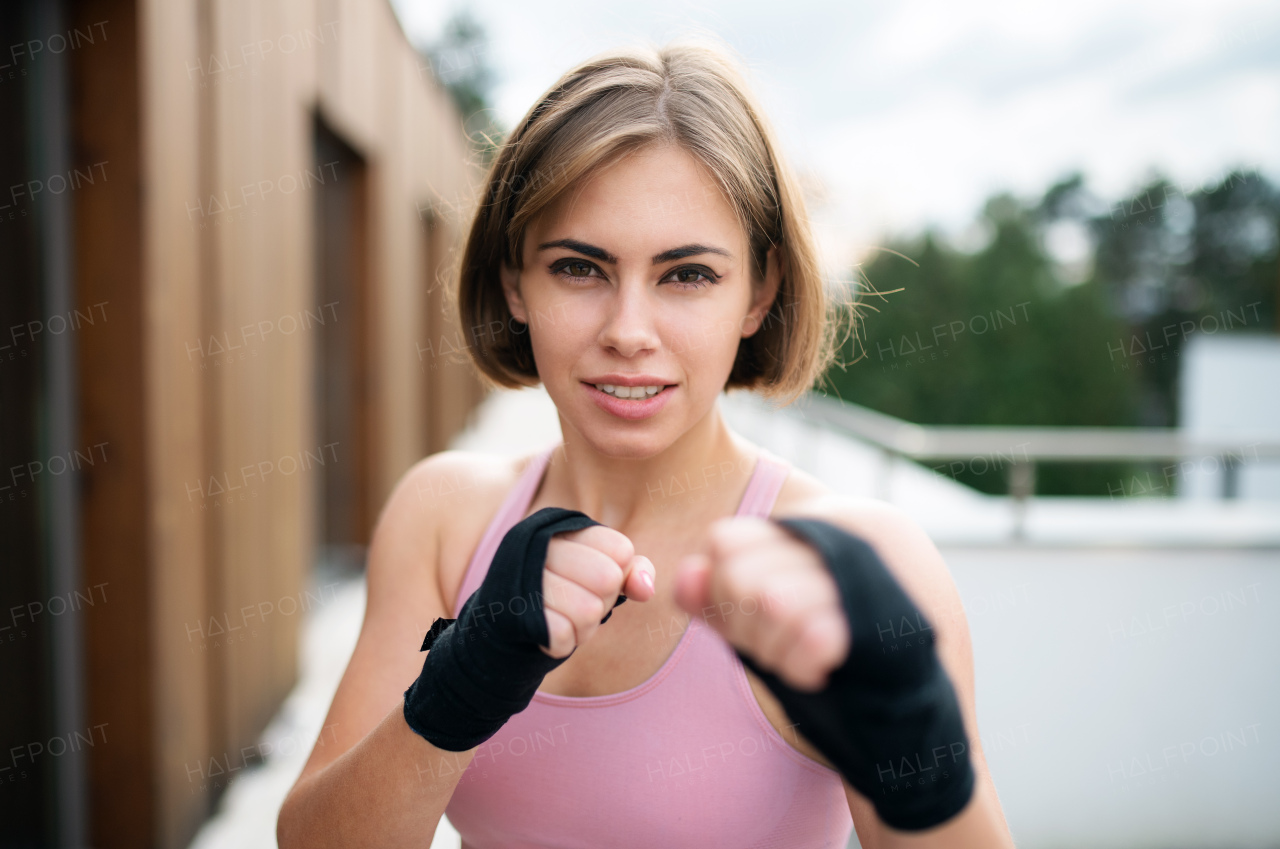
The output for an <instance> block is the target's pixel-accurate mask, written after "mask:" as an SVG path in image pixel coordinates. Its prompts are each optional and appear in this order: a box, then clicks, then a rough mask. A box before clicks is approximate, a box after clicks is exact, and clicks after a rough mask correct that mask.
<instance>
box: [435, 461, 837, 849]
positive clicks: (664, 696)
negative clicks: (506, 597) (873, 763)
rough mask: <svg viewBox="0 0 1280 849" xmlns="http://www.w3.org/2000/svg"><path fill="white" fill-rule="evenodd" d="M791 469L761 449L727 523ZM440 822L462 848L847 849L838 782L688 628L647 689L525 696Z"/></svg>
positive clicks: (510, 499) (522, 486) (472, 585)
mask: <svg viewBox="0 0 1280 849" xmlns="http://www.w3.org/2000/svg"><path fill="white" fill-rule="evenodd" d="M558 448H559V446H558V445H557V446H553V447H552V448H550V449H547V450H545V451H543V452H541V453H540V454H538V455H537V456H536V457H535V458H534V459H533V460H532V461H531V462H530V463H529V464H528V466H527V467H526V469H525V471H524V472H523V474H522V475H521V477H520V479H519V481H518V482H517V483H516V485H515V487H514V488H513V489H512V491H511V492H510V493H509V494H508V495H507V498H506V500H505V501H504V502H503V504H502V507H501V508H500V509H499V510H498V513H497V515H496V516H495V517H494V519H493V521H492V522H491V523H490V524H489V527H488V529H487V530H486V532H485V534H484V536H483V537H482V539H481V541H480V544H479V546H478V547H477V548H476V552H475V554H474V556H473V557H472V559H471V563H470V565H469V566H468V568H467V572H466V575H465V576H464V578H463V581H462V586H461V588H460V590H459V592H458V599H459V600H461V599H466V598H468V597H469V596H470V595H471V593H472V592H474V591H475V590H476V588H478V587H479V586H480V582H481V581H482V580H484V576H485V573H486V571H487V570H488V568H489V563H490V561H491V559H492V558H493V554H494V552H495V551H496V550H497V547H498V543H499V542H501V540H502V538H503V537H504V536H505V535H506V532H507V531H508V530H510V528H511V527H512V526H513V525H514V524H515V523H516V522H518V521H520V520H521V519H523V518H524V517H525V515H526V513H527V512H528V509H529V506H530V503H531V502H532V500H533V495H534V493H535V492H536V491H537V489H538V486H539V484H540V483H541V481H542V476H543V473H544V472H545V470H546V467H547V464H548V462H549V461H550V459H551V455H552V453H553V452H554V451H555V450H557V449H558ZM789 472H790V464H789V463H787V461H786V460H784V459H782V458H780V457H777V456H776V455H773V454H771V453H770V452H768V451H765V450H764V449H761V454H760V459H759V461H758V462H757V463H756V467H755V471H754V472H753V473H752V476H751V479H750V481H749V482H748V484H747V489H746V492H745V493H744V494H743V496H742V501H741V503H740V504H739V506H738V511H737V515H739V516H760V517H767V516H768V515H769V514H770V512H771V511H772V509H773V503H774V500H775V499H776V498H777V495H778V491H779V490H780V489H781V488H782V483H783V481H784V480H785V479H786V477H787V475H788V474H789ZM455 607H456V604H455ZM440 768H441V769H442V770H443V769H447V764H446V763H444V762H443V761H442V763H441V764H440ZM445 812H446V814H447V815H448V817H449V821H450V822H451V823H452V824H453V826H454V827H455V828H456V829H457V830H458V832H459V834H461V835H462V840H463V843H464V845H465V846H468V847H471V849H497V847H502V849H535V847H536V849H547V847H584V849H586V847H590V849H598V848H599V847H637V849H641V847H643V849H655V847H663V849H677V847H686V846H687V847H695V846H696V847H721V846H723V847H744V848H745V847H751V848H752V849H775V847H777V849H782V847H786V849H808V847H814V849H816V847H834V849H843V848H844V847H845V846H846V844H847V843H848V841H849V835H850V833H851V831H852V829H853V820H852V818H851V817H850V814H849V805H848V801H847V800H846V798H845V795H844V787H843V784H842V782H841V779H840V775H839V773H837V772H835V771H834V770H831V769H829V768H828V767H826V766H824V765H822V764H820V763H818V762H817V761H814V760H812V759H811V758H808V757H806V756H805V755H802V754H801V753H800V752H798V751H796V750H795V749H794V748H792V747H791V745H790V744H789V743H787V742H786V741H785V740H784V739H783V737H782V736H781V735H780V734H779V733H778V732H777V730H776V729H774V727H773V726H772V725H770V724H769V720H768V719H767V718H766V717H765V715H764V712H763V711H762V710H761V709H760V705H759V704H758V703H757V702H756V698H755V695H754V694H753V693H752V691H751V685H750V684H749V683H748V681H747V677H746V671H745V669H744V667H743V666H742V662H741V661H740V660H738V658H737V656H736V655H735V654H734V653H733V649H732V648H731V647H730V646H729V644H728V643H727V642H725V640H724V639H723V638H722V637H721V636H720V635H719V634H717V633H716V632H715V631H714V630H713V629H712V628H711V627H710V626H708V625H707V624H706V623H705V622H703V621H701V620H700V619H698V618H697V617H693V618H689V619H688V626H687V627H686V628H685V631H684V634H683V636H682V637H681V638H680V642H679V643H678V644H677V645H676V648H675V650H674V651H673V652H672V653H671V656H670V657H668V658H667V660H666V662H664V663H663V664H662V667H661V668H660V669H659V670H658V671H657V672H656V673H654V675H653V677H651V678H650V679H649V680H647V681H645V682H644V683H643V684H640V685H638V686H636V687H632V688H631V689H629V690H624V691H623V692H621V693H612V694H609V695H604V696H589V697H571V696H558V695H553V694H550V693H543V692H538V693H535V694H534V697H533V701H532V702H531V703H530V704H529V706H528V707H527V708H526V709H525V710H524V711H522V712H520V713H518V714H516V715H515V716H513V717H512V718H511V719H510V720H508V722H507V724H506V725H504V726H503V727H502V729H501V730H500V731H499V732H498V733H497V734H496V735H495V736H494V737H492V738H490V739H489V740H488V741H486V742H485V743H482V744H481V745H480V746H479V748H478V749H477V750H476V753H475V757H474V758H473V759H472V761H471V763H470V764H469V765H468V766H467V767H466V771H465V772H464V774H463V776H462V778H461V779H460V780H459V782H458V785H457V788H456V789H455V790H454V793H453V797H452V799H451V800H450V801H449V805H448V807H447V808H446V809H445Z"/></svg>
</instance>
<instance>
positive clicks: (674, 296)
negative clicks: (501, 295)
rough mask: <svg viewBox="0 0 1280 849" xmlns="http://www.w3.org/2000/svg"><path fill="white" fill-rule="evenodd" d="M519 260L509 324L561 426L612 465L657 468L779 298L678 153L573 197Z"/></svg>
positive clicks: (621, 166) (512, 277)
mask: <svg viewBox="0 0 1280 849" xmlns="http://www.w3.org/2000/svg"><path fill="white" fill-rule="evenodd" d="M522 250H523V252H524V257H523V259H524V269H523V270H522V271H519V272H516V271H514V270H512V269H508V268H504V269H503V273H502V283H503V289H504V292H505V293H506V296H507V303H508V305H509V306H510V309H511V314H512V315H513V316H514V317H515V318H517V319H519V320H520V321H522V322H524V323H526V324H527V325H528V328H529V329H528V332H529V334H530V342H531V343H532V346H533V355H534V359H535V361H536V363H537V367H538V375H539V376H540V377H541V379H542V382H543V385H545V386H546V388H547V392H548V394H550V396H551V398H552V400H554V401H555V403H556V407H557V408H558V409H559V411H560V415H561V417H562V419H563V420H564V422H565V423H566V424H567V425H569V426H571V427H573V428H574V429H575V430H576V431H577V432H578V433H580V434H581V435H582V436H583V437H584V438H585V439H586V440H587V441H588V442H589V443H590V444H591V445H592V446H593V447H594V448H595V449H596V450H598V451H600V452H601V453H603V454H606V455H609V456H616V457H628V458H641V457H649V456H652V455H654V454H656V453H658V452H660V451H662V450H664V449H665V448H666V447H668V446H669V445H671V444H672V443H674V442H675V441H676V440H677V439H678V438H679V437H680V436H681V435H682V434H684V433H685V432H687V431H688V430H689V429H690V428H692V427H693V426H694V425H695V424H697V423H698V422H699V421H701V420H702V419H703V418H704V417H705V416H706V415H707V413H708V412H709V411H710V409H711V407H712V405H713V404H714V403H715V401H716V398H717V397H718V396H719V394H720V392H721V391H722V390H723V389H724V384H725V381H726V380H727V379H728V377H729V372H730V370H731V369H732V367H733V361H734V358H735V356H736V355H737V351H738V343H739V341H740V340H741V339H742V338H743V337H745V336H750V335H752V334H753V333H755V331H756V330H757V329H758V328H759V325H760V321H761V319H762V317H763V316H764V314H765V313H766V312H767V311H768V308H769V305H770V304H771V303H772V301H773V298H774V295H775V294H776V293H777V287H778V277H779V274H778V263H777V259H776V256H775V253H774V251H772V250H771V251H770V252H769V261H768V263H767V265H768V274H767V275H766V279H765V281H764V283H763V285H756V286H753V285H752V281H751V276H750V269H751V263H750V258H749V257H748V255H747V237H746V234H745V233H744V232H743V230H742V228H741V227H740V226H739V225H738V221H737V218H736V217H735V216H734V213H733V209H732V207H731V206H730V205H729V202H728V200H727V199H726V198H725V197H724V195H723V194H722V193H721V191H720V189H719V187H718V186H717V185H716V183H715V181H714V180H713V179H712V178H711V177H710V176H709V175H708V174H707V173H706V172H704V170H703V168H702V166H701V164H700V163H699V162H698V161H697V160H696V159H694V158H693V156H691V155H690V154H688V153H687V152H685V151H684V149H682V148H679V147H674V146H661V147H650V148H646V149H644V150H641V151H639V152H637V153H633V154H631V155H629V156H625V157H623V158H622V159H621V160H619V161H617V162H615V163H613V164H612V165H610V166H608V167H607V168H604V169H603V170H601V171H599V172H597V173H596V174H595V175H593V176H592V177H591V178H589V179H588V180H586V181H584V182H583V183H582V184H581V185H579V186H577V187H575V188H574V189H573V190H571V191H569V192H567V193H566V195H565V196H564V197H563V198H561V199H560V200H559V201H557V202H556V203H555V204H553V205H552V206H551V207H549V208H548V209H547V210H546V211H545V212H544V214H543V215H541V216H540V217H539V219H538V220H537V221H535V222H534V223H533V224H532V225H531V226H530V227H529V228H528V229H527V230H526V231H525V237H524V243H523V245H522ZM602 386H603V387H604V388H603V389H602V388H601V387H602ZM624 394H626V395H630V396H631V397H621V396H623V395H624ZM637 395H639V396H640V397H635V396H637Z"/></svg>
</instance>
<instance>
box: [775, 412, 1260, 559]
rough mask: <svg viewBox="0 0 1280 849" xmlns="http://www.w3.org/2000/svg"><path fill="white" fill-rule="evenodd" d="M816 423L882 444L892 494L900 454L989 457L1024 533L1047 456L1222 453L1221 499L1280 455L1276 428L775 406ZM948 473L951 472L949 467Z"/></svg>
mask: <svg viewBox="0 0 1280 849" xmlns="http://www.w3.org/2000/svg"><path fill="white" fill-rule="evenodd" d="M777 413H781V414H783V415H788V416H792V417H795V418H798V419H800V420H801V421H803V422H804V423H805V424H808V425H810V426H813V427H816V428H822V429H826V430H831V431H834V432H836V433H840V434H843V435H845V436H850V437H853V438H854V439H858V440H860V441H862V442H864V443H868V444H870V445H872V446H874V447H876V448H878V449H879V450H880V451H881V452H882V455H883V458H884V462H883V463H882V464H881V471H880V485H879V488H880V491H881V494H882V497H883V495H884V494H885V493H886V492H887V488H888V481H889V476H890V473H891V472H892V470H893V464H894V463H895V462H896V461H898V460H899V459H903V458H905V459H908V460H914V461H916V462H920V463H924V464H925V465H932V464H941V465H932V468H933V469H934V470H935V471H939V470H945V469H947V468H949V469H950V470H951V471H952V472H955V471H958V470H959V469H960V468H964V467H966V466H969V467H974V466H976V465H977V462H978V461H980V460H981V461H982V462H983V470H982V471H983V472H984V473H985V472H986V471H987V470H989V469H1002V470H1004V471H1005V473H1006V480H1007V481H1008V487H1009V495H1010V503H1011V504H1012V507H1013V511H1014V525H1013V534H1014V536H1015V538H1021V537H1022V536H1023V534H1024V520H1025V516H1026V507H1027V502H1028V500H1029V499H1031V498H1032V496H1034V494H1035V480H1036V464H1037V463H1042V462H1081V463H1083V462H1098V461H1130V462H1140V461H1160V460H1173V461H1175V462H1174V465H1173V466H1170V467H1169V468H1170V469H1173V470H1174V471H1175V474H1176V472H1177V471H1178V470H1179V469H1180V468H1181V467H1182V464H1185V463H1188V462H1190V463H1192V464H1196V465H1200V464H1202V463H1203V461H1204V460H1206V459H1209V458H1215V459H1216V462H1217V465H1218V467H1219V468H1220V469H1221V471H1222V490H1221V492H1222V497H1223V498H1224V499H1233V498H1235V497H1236V496H1237V492H1238V470H1239V468H1240V467H1241V466H1242V465H1244V464H1245V463H1247V462H1256V461H1259V460H1273V459H1280V440H1277V439H1276V437H1275V436H1274V435H1273V434H1265V435H1264V434H1256V435H1236V436H1232V437H1230V438H1220V439H1205V438H1200V437H1195V436H1193V435H1190V434H1188V433H1186V432H1185V431H1182V430H1179V429H1177V428H1115V427H993V426H987V425H978V426H942V425H919V424H914V423H912V422H907V421H903V420H902V419H898V418H894V417H893V416H889V415H885V414H884V413H880V412H877V411H875V410H871V409H868V408H866V407H862V406H859V405H857V404H852V403H848V402H842V401H839V400H836V399H834V398H830V397H828V396H826V395H820V394H817V393H810V394H809V395H807V396H806V397H804V398H803V399H801V400H800V401H797V402H796V403H795V404H792V405H790V406H788V407H785V408H783V409H781V410H778V411H776V412H775V414H777ZM944 473H945V472H944Z"/></svg>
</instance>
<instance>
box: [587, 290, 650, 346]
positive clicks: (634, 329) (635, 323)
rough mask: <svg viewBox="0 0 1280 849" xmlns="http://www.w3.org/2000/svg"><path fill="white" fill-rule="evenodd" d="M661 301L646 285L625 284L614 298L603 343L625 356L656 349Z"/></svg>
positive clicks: (601, 330)
mask: <svg viewBox="0 0 1280 849" xmlns="http://www.w3.org/2000/svg"><path fill="white" fill-rule="evenodd" d="M657 301H658V299H657V298H655V297H653V296H652V294H651V293H650V291H649V290H648V288H647V287H646V286H645V284H644V283H643V282H640V281H635V282H634V283H627V282H623V283H620V284H619V285H618V287H617V288H616V289H615V290H614V291H613V294H612V295H611V299H610V304H609V308H608V313H607V315H606V316H605V322H604V326H603V327H601V328H600V335H599V337H598V339H599V342H600V344H601V345H602V346H604V347H605V348H610V349H612V350H613V351H616V352H617V353H618V354H619V355H620V356H623V357H634V356H635V355H637V354H642V353H645V352H646V351H653V350H656V349H657V348H658V346H659V344H660V343H659V337H658V330H657V324H656V319H657V316H656V310H657V308H658V302H657Z"/></svg>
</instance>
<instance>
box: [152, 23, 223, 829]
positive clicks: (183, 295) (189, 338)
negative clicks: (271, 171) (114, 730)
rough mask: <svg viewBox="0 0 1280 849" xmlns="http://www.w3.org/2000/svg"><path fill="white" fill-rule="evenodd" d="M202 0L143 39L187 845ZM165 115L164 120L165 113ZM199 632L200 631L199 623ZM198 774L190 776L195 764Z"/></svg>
mask: <svg viewBox="0 0 1280 849" xmlns="http://www.w3.org/2000/svg"><path fill="white" fill-rule="evenodd" d="M197 13H198V10H197V8H196V3H195V2H194V0H145V2H144V3H143V4H142V7H141V14H140V20H139V25H140V27H141V30H140V34H141V38H140V41H139V51H140V53H139V58H140V65H141V67H142V69H143V73H142V75H141V88H142V93H141V96H142V109H141V150H142V155H141V169H140V171H141V174H140V179H141V185H142V187H143V194H144V197H145V198H146V202H145V203H144V204H143V207H142V237H143V238H142V248H143V254H142V276H141V279H142V282H143V298H144V312H143V326H144V336H143V339H144V346H145V354H144V359H143V367H144V371H143V377H144V379H145V381H146V385H147V387H148V392H147V398H146V411H145V416H146V432H147V434H148V437H147V441H148V447H149V465H148V469H147V476H148V481H149V491H150V504H149V510H150V524H149V528H148V533H149V537H150V552H151V556H150V562H149V567H150V568H149V575H150V583H151V590H150V593H151V599H152V604H151V608H152V609H151V618H152V622H153V626H152V627H153V634H154V635H155V636H154V639H153V642H152V663H153V671H154V674H153V680H152V693H151V697H152V703H153V705H154V708H153V710H154V715H155V724H154V739H155V772H154V778H153V785H154V788H155V789H154V798H155V808H156V810H155V816H156V822H155V824H154V832H155V843H156V845H160V846H175V845H179V844H181V843H183V841H185V840H186V839H187V838H188V837H189V836H190V834H191V833H192V831H193V830H194V829H195V828H196V827H197V826H198V824H199V823H200V821H201V820H202V819H203V818H204V817H205V816H206V815H207V814H208V810H209V794H208V793H207V791H205V790H202V789H201V788H202V785H204V784H205V782H204V781H203V780H202V776H201V770H202V768H203V767H202V764H201V762H200V761H201V755H202V754H203V753H205V752H207V751H208V750H209V746H210V739H209V727H210V712H209V708H208V700H209V688H208V684H209V681H208V676H207V674H206V668H205V662H204V661H205V656H204V654H203V652H202V651H201V646H200V640H199V639H198V638H197V635H198V634H199V632H200V630H201V629H202V627H203V626H202V625H201V623H202V621H203V620H206V618H207V617H206V613H207V605H208V600H207V598H206V594H205V587H206V573H205V569H206V566H207V564H206V561H205V557H204V552H205V538H204V526H205V523H204V515H203V509H202V508H203V499H200V498H196V497H193V495H192V491H191V487H195V488H196V490H197V491H198V490H199V488H200V481H201V478H202V477H203V476H204V473H205V469H204V465H203V462H202V459H203V454H202V448H203V440H204V430H203V425H204V421H203V393H202V386H203V377H202V372H201V370H200V364H201V361H202V358H201V357H198V356H195V355H194V354H193V353H192V352H191V347H192V346H193V345H196V346H197V347H198V345H199V339H200V335H201V330H202V327H201V322H200V315H201V306H202V292H201V268H200V261H201V252H200V238H201V235H200V228H199V224H200V221H199V218H196V219H195V220H192V218H191V217H190V216H189V215H188V214H186V213H187V210H188V208H189V206H190V205H192V204H195V203H198V199H199V193H200V179H199V176H200V172H199V155H200V151H201V150H202V144H201V140H200V137H199V127H200V122H199V117H200V116H199V113H198V109H197V107H198V96H197V90H196V89H195V88H194V85H198V78H197V79H192V77H191V76H190V74H189V72H188V68H189V63H192V62H194V61H196V60H197V56H198V26H197V25H198V16H197ZM161 116H163V118H162V119H161ZM193 628H194V629H195V630H196V633H195V634H193V633H192V629H193ZM192 767H194V768H195V770H196V772H195V774H194V775H193V774H192V772H191V768H192Z"/></svg>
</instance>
